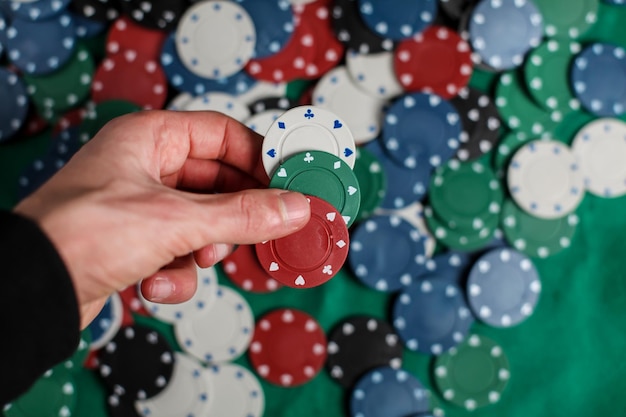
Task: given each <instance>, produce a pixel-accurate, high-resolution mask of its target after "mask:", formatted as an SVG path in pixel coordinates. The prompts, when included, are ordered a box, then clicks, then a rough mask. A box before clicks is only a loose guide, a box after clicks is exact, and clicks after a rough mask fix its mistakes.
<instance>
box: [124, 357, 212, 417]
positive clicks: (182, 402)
mask: <svg viewBox="0 0 626 417" xmlns="http://www.w3.org/2000/svg"><path fill="white" fill-rule="evenodd" d="M174 356H175V361H174V371H173V373H172V376H171V377H170V380H169V382H168V384H167V386H166V387H165V389H164V390H163V391H161V392H160V393H159V394H157V395H156V396H154V397H151V398H149V399H147V400H137V401H135V409H136V410H137V412H138V413H139V415H142V416H144V417H172V416H206V415H209V409H210V407H211V405H212V402H213V401H214V397H213V389H214V388H213V384H212V379H211V378H207V376H206V374H205V372H206V370H205V369H204V367H203V366H202V364H201V363H200V362H198V361H197V360H196V359H195V358H192V357H191V356H188V355H185V354H184V353H179V352H175V353H174Z"/></svg>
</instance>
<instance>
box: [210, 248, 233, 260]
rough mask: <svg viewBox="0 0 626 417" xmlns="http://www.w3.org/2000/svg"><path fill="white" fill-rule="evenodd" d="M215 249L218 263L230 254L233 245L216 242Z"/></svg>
mask: <svg viewBox="0 0 626 417" xmlns="http://www.w3.org/2000/svg"><path fill="white" fill-rule="evenodd" d="M213 251H214V253H215V262H216V263H217V262H219V261H221V260H222V259H224V258H225V257H226V256H228V255H229V254H230V252H231V246H230V245H228V244H226V243H216V244H214V245H213Z"/></svg>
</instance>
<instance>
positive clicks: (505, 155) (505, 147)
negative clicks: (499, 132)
mask: <svg viewBox="0 0 626 417" xmlns="http://www.w3.org/2000/svg"><path fill="white" fill-rule="evenodd" d="M532 140H534V138H533V137H532V136H528V135H526V134H525V133H523V132H509V133H507V134H506V135H505V136H502V137H501V138H500V141H499V142H498V148H497V149H496V151H495V152H494V153H493V166H494V168H495V169H496V171H497V172H498V173H502V171H505V170H506V168H508V166H509V162H511V158H513V155H514V154H515V152H517V151H518V150H519V148H521V147H522V146H524V145H526V144H527V143H528V142H530V141H532ZM502 175H504V174H502Z"/></svg>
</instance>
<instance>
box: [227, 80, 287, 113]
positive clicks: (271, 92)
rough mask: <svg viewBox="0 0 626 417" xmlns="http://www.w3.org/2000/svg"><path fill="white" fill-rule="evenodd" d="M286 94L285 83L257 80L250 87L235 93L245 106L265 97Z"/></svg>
mask: <svg viewBox="0 0 626 417" xmlns="http://www.w3.org/2000/svg"><path fill="white" fill-rule="evenodd" d="M286 94H287V83H283V82H267V81H260V80H257V81H256V82H255V83H254V84H253V85H252V86H250V89H248V90H247V91H245V92H243V93H239V94H237V98H238V99H239V101H241V102H242V103H243V104H245V105H246V106H248V107H249V106H250V105H251V104H252V103H254V102H256V101H258V100H260V99H262V98H266V97H280V96H284V95H286Z"/></svg>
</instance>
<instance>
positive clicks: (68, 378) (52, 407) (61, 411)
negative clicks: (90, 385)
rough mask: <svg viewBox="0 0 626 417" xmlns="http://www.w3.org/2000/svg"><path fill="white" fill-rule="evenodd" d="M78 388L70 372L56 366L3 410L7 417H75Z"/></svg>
mask: <svg viewBox="0 0 626 417" xmlns="http://www.w3.org/2000/svg"><path fill="white" fill-rule="evenodd" d="M77 397H78V395H77V386H76V383H75V381H74V377H73V376H72V374H71V373H70V371H69V370H67V369H65V368H64V367H62V366H56V367H54V368H52V369H50V370H48V371H46V372H45V373H44V374H43V376H41V377H40V378H39V379H37V380H36V381H35V382H34V384H33V385H32V386H31V387H30V388H29V389H28V391H26V393H24V394H22V395H21V396H20V397H19V398H17V399H15V400H14V401H13V402H11V403H8V404H6V405H5V406H4V408H3V415H4V416H6V417H57V416H70V415H74V411H75V409H76V401H77Z"/></svg>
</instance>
